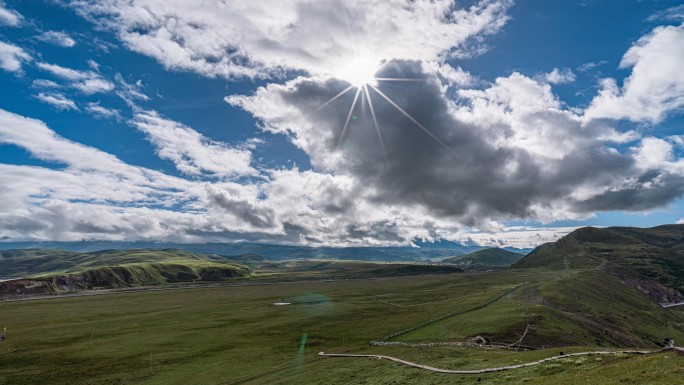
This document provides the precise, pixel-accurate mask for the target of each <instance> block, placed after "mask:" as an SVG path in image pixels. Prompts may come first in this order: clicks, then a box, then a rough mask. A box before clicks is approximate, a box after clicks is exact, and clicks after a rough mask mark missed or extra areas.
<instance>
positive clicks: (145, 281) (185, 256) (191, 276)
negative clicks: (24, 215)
mask: <svg viewBox="0 0 684 385" xmlns="http://www.w3.org/2000/svg"><path fill="white" fill-rule="evenodd" d="M0 271H2V279H4V280H6V281H5V282H2V283H0V292H3V293H16V292H17V290H18V291H20V292H23V293H44V292H58V291H72V290H80V289H92V288H121V287H131V286H146V285H158V284H163V283H169V282H187V281H216V280H224V279H229V278H237V277H247V276H249V275H250V273H251V270H250V269H249V268H248V267H246V266H244V265H242V264H239V263H236V262H233V261H230V260H227V259H226V258H224V257H221V256H217V255H204V254H196V253H190V252H187V251H182V250H104V251H98V252H93V253H77V252H69V251H63V250H9V251H2V252H0Z"/></svg>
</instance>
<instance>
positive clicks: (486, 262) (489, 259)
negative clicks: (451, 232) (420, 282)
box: [442, 247, 524, 267]
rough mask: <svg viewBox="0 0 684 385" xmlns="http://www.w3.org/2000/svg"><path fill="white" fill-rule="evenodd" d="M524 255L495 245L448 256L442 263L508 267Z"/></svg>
mask: <svg viewBox="0 0 684 385" xmlns="http://www.w3.org/2000/svg"><path fill="white" fill-rule="evenodd" d="M523 257H524V255H523V254H518V253H514V252H511V251H507V250H504V249H500V248H498V247H494V248H491V249H482V250H478V251H475V252H473V253H470V254H465V255H459V256H456V257H451V258H447V259H444V260H442V263H448V264H454V265H461V266H465V267H474V266H486V267H506V266H510V265H512V264H514V263H516V262H518V261H519V260H520V259H521V258H523Z"/></svg>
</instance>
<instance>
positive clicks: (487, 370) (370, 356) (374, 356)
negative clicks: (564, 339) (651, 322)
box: [318, 347, 684, 374]
mask: <svg viewBox="0 0 684 385" xmlns="http://www.w3.org/2000/svg"><path fill="white" fill-rule="evenodd" d="M670 350H676V351H677V352H679V353H684V348H678V347H675V348H665V349H661V350H621V351H596V352H581V353H570V354H564V355H562V356H553V357H549V358H544V359H542V360H539V361H533V362H527V363H524V364H518V365H509V366H499V367H495V368H485V369H472V370H452V369H442V368H435V367H432V366H428V365H421V364H417V363H415V362H411V361H406V360H402V359H400V358H396V357H391V356H383V355H378V354H336V353H326V352H320V353H318V356H319V357H357V358H368V359H376V360H382V359H385V360H389V361H394V362H397V363H400V364H402V365H406V366H412V367H414V368H419V369H424V370H429V371H431V372H437V373H448V374H483V373H492V372H501V371H504V370H511V369H519V368H524V367H526V366H534V365H539V364H543V363H545V362H549V361H553V360H558V359H562V358H567V357H577V356H590V355H605V354H651V353H659V352H664V351H670Z"/></svg>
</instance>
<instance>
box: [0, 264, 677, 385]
mask: <svg viewBox="0 0 684 385" xmlns="http://www.w3.org/2000/svg"><path fill="white" fill-rule="evenodd" d="M565 279H566V278H563V277H562V276H560V275H559V273H557V272H541V271H538V270H527V271H525V270H520V271H507V272H498V273H481V274H463V273H460V274H450V275H422V276H407V277H394V278H378V279H363V280H334V281H329V282H324V281H313V282H289V283H287V282H282V283H277V284H266V282H263V281H261V282H262V283H264V284H263V285H258V286H237V287H215V288H194V289H187V288H186V289H171V290H157V291H141V292H122V293H115V294H107V295H96V296H83V297H70V298H54V299H48V300H32V301H18V302H3V303H0V328H2V327H7V339H6V340H5V341H3V342H0V384H3V385H9V384H34V383H35V384H39V383H41V384H42V383H45V384H93V385H95V384H139V383H140V384H231V383H250V384H406V383H412V384H444V383H456V384H458V383H463V384H469V383H473V382H474V381H475V376H473V375H446V374H438V373H430V372H427V371H423V370H420V369H416V368H409V367H404V366H401V365H399V364H396V363H391V362H387V361H379V360H367V359H358V358H318V357H317V356H316V355H317V353H318V352H319V351H322V350H326V351H328V352H351V353H364V354H386V355H392V356H396V357H399V358H403V359H407V360H411V361H414V362H422V363H425V364H427V365H432V366H437V367H443V368H451V369H457V368H459V369H475V368H484V367H490V366H500V365H509V364H514V363H520V362H527V361H531V360H537V359H540V358H544V357H550V356H554V355H556V354H558V352H559V351H560V350H563V351H566V352H571V351H582V350H595V349H598V348H599V347H598V344H597V343H596V341H595V340H594V339H595V337H596V336H594V335H593V334H591V333H589V334H588V335H583V334H579V337H577V338H576V342H581V343H579V344H578V345H585V346H575V347H567V346H564V347H562V348H559V347H555V348H551V349H545V350H534V351H525V352H513V351H507V350H506V351H502V350H484V349H477V348H467V347H435V348H423V349H420V348H412V347H396V346H385V347H372V346H369V341H371V340H381V339H382V338H384V337H386V336H387V335H389V334H391V333H393V332H396V331H398V330H402V329H406V328H410V327H414V326H416V325H419V324H421V323H423V322H425V321H427V320H430V319H431V318H434V317H436V316H439V315H442V314H445V313H450V312H455V311H456V312H457V311H459V310H460V309H469V308H472V307H474V306H477V305H478V304H482V303H484V302H487V301H490V300H491V299H492V298H495V297H497V296H500V295H501V293H503V292H505V291H506V290H510V289H511V288H513V287H515V286H517V285H520V284H521V283H527V285H526V286H524V287H522V288H520V289H517V290H515V291H513V292H511V293H509V294H507V295H505V296H503V297H502V298H501V299H500V300H498V301H496V302H494V303H492V304H490V305H488V306H486V307H484V308H480V309H477V310H473V311H469V312H466V313H463V314H461V315H455V316H453V317H449V318H446V319H444V320H441V321H438V322H435V323H433V324H431V325H429V326H426V327H423V328H420V329H418V330H415V331H413V332H411V333H409V334H406V335H404V336H401V337H400V338H398V339H397V340H400V341H404V340H405V341H423V342H430V341H457V340H461V339H463V338H464V337H469V336H473V335H476V334H487V335H489V336H490V338H492V340H497V341H498V342H507V341H512V340H515V339H517V338H518V336H519V334H520V333H521V332H522V329H521V325H522V328H523V329H524V327H525V324H526V323H527V322H528V320H529V318H530V317H531V314H537V313H538V314H546V313H544V312H548V314H549V318H544V317H541V318H539V317H537V318H535V320H536V321H535V322H536V323H534V324H533V325H534V326H533V329H532V331H534V333H532V332H531V334H530V336H531V337H534V338H537V340H534V339H532V340H531V341H532V342H533V343H538V342H539V341H541V339H540V338H544V335H545V333H548V334H550V335H551V334H553V333H557V332H558V331H557V330H554V329H553V328H552V325H553V323H554V322H557V321H558V320H560V321H562V322H563V324H562V325H563V327H568V328H570V329H569V330H568V331H567V332H568V333H575V332H576V330H575V329H572V328H577V330H579V329H582V328H583V325H585V324H584V322H585V321H586V320H584V319H572V318H569V317H567V315H564V313H563V311H564V310H563V309H564V306H570V305H569V304H571V303H574V301H570V300H569V299H566V300H564V299H563V298H562V294H563V293H564V292H565V289H564V286H563V285H565V284H566V283H565V281H564V280H565ZM569 279H577V280H579V281H580V283H581V282H584V281H583V279H588V278H586V277H583V276H581V275H579V276H577V277H572V278H569ZM259 282H260V281H259V280H257V281H256V282H255V283H259ZM572 286H573V287H574V286H575V284H574V283H573V284H572ZM533 289H534V290H533ZM589 289H590V288H589ZM589 289H587V290H589ZM535 290H537V291H538V292H539V293H541V294H535V293H537V291H535ZM609 292H610V293H612V291H609ZM552 294H553V295H556V296H557V297H558V298H556V297H554V296H553V295H552ZM540 295H541V296H542V297H548V298H549V302H551V298H553V301H554V303H553V304H552V305H553V306H549V305H547V304H544V303H538V302H539V301H538V297H539V296H540ZM611 295H612V294H611ZM627 297H628V298H627V300H628V301H638V300H635V299H634V298H636V297H631V296H629V295H627ZM621 300H625V299H624V298H623V299H621ZM564 301H566V302H564ZM275 302H290V303H291V305H288V306H274V305H273V303H275ZM628 303H629V304H630V306H631V302H628ZM641 305H643V306H644V307H643V308H639V307H637V308H635V309H634V318H635V319H636V318H638V317H640V316H642V317H653V319H650V318H646V319H644V320H643V321H641V322H642V323H643V324H648V325H651V324H654V323H655V322H656V321H657V322H660V325H661V333H660V334H663V335H662V336H657V337H658V338H663V337H673V336H672V335H669V334H672V333H675V332H677V328H678V327H679V330H680V333H681V325H684V312H682V310H679V309H676V308H674V309H670V310H664V309H659V308H653V307H650V305H645V304H641ZM597 306H598V305H597ZM615 306H617V305H615ZM591 311H593V308H588V309H579V314H585V315H587V316H588V315H589V314H590V312H591ZM615 311H619V309H618V308H617V307H616V308H615ZM533 312H534V313H533ZM554 312H558V314H556V318H553V317H551V315H553V314H555V313H554ZM625 322H627V323H629V322H631V321H630V320H627V321H625ZM677 325H679V326H677ZM648 330H651V329H647V331H646V332H645V335H650V333H654V334H657V333H658V332H657V331H648ZM668 333H669V334H668ZM665 334H668V335H665ZM680 335H681V334H678V335H675V336H674V338H675V340H681V341H684V335H681V337H679V336H680ZM546 338H550V336H547V337H546ZM649 338H650V337H648V338H647V337H646V336H644V337H643V338H642V339H639V340H638V342H639V344H641V345H642V346H643V345H644V344H648V341H650V340H649ZM653 338H656V336H655V335H654V336H653ZM549 340H550V341H551V340H552V339H549ZM606 341H611V340H610V339H607V340H606ZM606 344H608V345H610V343H606ZM613 346H620V345H618V344H617V343H615V344H613ZM651 346H652V347H654V348H655V347H656V345H655V344H651ZM683 368H684V357H681V356H679V355H677V354H675V353H659V354H655V355H650V356H629V355H624V356H616V357H586V358H568V359H566V360H563V361H555V362H551V363H546V364H542V365H538V366H534V367H529V368H524V369H516V370H513V371H508V372H500V373H493V374H486V375H482V378H483V381H486V383H501V384H505V383H531V384H555V383H558V384H561V383H562V384H573V383H576V384H592V383H593V384H613V383H614V384H617V383H635V384H645V383H653V384H664V383H672V384H675V383H677V381H681V378H682V375H684V369H683Z"/></svg>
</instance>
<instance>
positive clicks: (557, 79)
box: [542, 68, 575, 84]
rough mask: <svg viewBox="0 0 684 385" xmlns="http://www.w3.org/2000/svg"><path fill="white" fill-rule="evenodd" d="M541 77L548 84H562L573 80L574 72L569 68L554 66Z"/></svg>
mask: <svg viewBox="0 0 684 385" xmlns="http://www.w3.org/2000/svg"><path fill="white" fill-rule="evenodd" d="M542 78H543V79H544V80H545V81H546V82H547V83H549V84H564V83H572V82H574V81H575V74H574V73H573V72H572V70H571V69H570V68H563V69H558V68H554V69H553V71H551V72H549V73H546V74H544V75H543V76H542Z"/></svg>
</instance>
